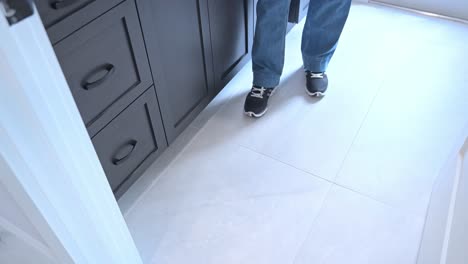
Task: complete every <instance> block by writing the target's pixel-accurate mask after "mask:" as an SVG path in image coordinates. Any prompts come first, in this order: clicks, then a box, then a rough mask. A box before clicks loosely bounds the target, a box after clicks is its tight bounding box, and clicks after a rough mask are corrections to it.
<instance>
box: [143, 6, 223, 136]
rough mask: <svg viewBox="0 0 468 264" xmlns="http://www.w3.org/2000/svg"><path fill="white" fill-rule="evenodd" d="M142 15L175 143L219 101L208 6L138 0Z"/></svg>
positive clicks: (163, 108)
mask: <svg viewBox="0 0 468 264" xmlns="http://www.w3.org/2000/svg"><path fill="white" fill-rule="evenodd" d="M137 4H138V10H139V12H140V19H141V22H142V27H143V33H144V36H145V41H146V46H147V49H148V58H149V60H150V64H151V69H152V72H153V78H154V80H155V87H156V91H157V94H158V98H159V103H160V107H161V113H162V117H163V122H164V127H165V131H166V137H167V139H168V142H169V143H171V142H172V141H173V140H174V139H175V138H176V137H177V135H179V134H180V133H181V132H182V131H183V130H184V129H185V128H186V127H187V126H188V125H189V124H190V122H191V121H192V120H193V119H194V118H195V117H196V115H197V114H198V113H199V112H200V111H201V110H203V108H204V107H205V106H206V105H207V104H208V102H209V101H210V100H211V98H212V97H213V96H214V89H213V70H212V55H211V54H212V53H211V52H212V51H211V41H210V31H209V22H208V21H209V20H208V9H207V3H206V0H191V1H187V0H171V1H167V0H138V1H137Z"/></svg>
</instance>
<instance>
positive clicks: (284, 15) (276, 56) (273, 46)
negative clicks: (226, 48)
mask: <svg viewBox="0 0 468 264" xmlns="http://www.w3.org/2000/svg"><path fill="white" fill-rule="evenodd" d="M290 3H291V0H259V1H258V3H257V24H256V29H255V37H254V43H253V48H252V68H253V73H254V80H253V84H254V85H256V86H262V87H268V88H272V87H275V86H277V85H278V84H279V81H280V77H281V74H282V72H283V65H284V47H285V38H286V29H287V26H288V14H289V5H290Z"/></svg>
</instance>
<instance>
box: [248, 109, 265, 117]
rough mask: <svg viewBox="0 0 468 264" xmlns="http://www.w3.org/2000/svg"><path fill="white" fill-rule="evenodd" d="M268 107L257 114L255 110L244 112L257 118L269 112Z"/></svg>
mask: <svg viewBox="0 0 468 264" xmlns="http://www.w3.org/2000/svg"><path fill="white" fill-rule="evenodd" d="M267 110H268V108H266V109H265V110H264V111H263V112H261V113H259V114H256V113H254V112H250V111H249V112H244V114H246V115H247V116H250V117H256V118H259V117H262V116H263V115H264V114H265V113H266V112H267Z"/></svg>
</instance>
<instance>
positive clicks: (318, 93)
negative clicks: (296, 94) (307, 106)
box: [305, 87, 325, 97]
mask: <svg viewBox="0 0 468 264" xmlns="http://www.w3.org/2000/svg"><path fill="white" fill-rule="evenodd" d="M305 90H306V92H307V94H308V95H309V96H312V97H324V96H325V92H315V93H311V92H309V90H307V87H306V88H305Z"/></svg>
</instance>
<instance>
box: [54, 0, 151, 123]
mask: <svg viewBox="0 0 468 264" xmlns="http://www.w3.org/2000/svg"><path fill="white" fill-rule="evenodd" d="M54 49H55V52H56V54H57V57H58V59H59V61H60V65H61V67H62V70H63V72H64V74H65V77H66V79H67V81H68V85H69V86H70V89H71V92H72V93H73V97H74V98H75V101H76V104H77V105H78V108H79V110H80V113H81V116H82V118H83V121H84V122H85V124H86V126H88V127H89V126H90V125H91V124H92V123H93V122H94V121H95V120H97V119H98V118H99V117H100V116H101V115H102V114H103V113H104V112H105V111H106V110H107V109H108V108H109V107H110V106H111V105H112V104H114V103H116V102H117V100H118V99H119V98H121V97H122V96H123V95H125V94H127V93H130V94H132V95H133V99H132V100H134V99H135V98H136V97H137V96H138V95H140V94H141V93H142V92H143V91H144V90H145V89H147V88H148V87H149V86H151V84H152V78H151V74H150V70H149V64H148V58H147V57H146V51H145V45H144V42H143V37H142V33H141V31H140V24H139V21H138V17H137V13H136V9H135V4H134V2H133V1H131V0H130V1H126V2H124V3H122V4H120V5H119V6H117V7H116V8H114V9H112V10H111V11H109V12H108V13H106V14H104V15H103V16H101V17H99V18H98V19H96V20H94V21H93V22H92V23H90V24H88V25H87V26H85V27H83V28H81V29H80V30H78V31H77V32H75V33H74V34H72V35H70V36H69V37H67V38H65V39H64V40H62V41H60V42H59V43H57V44H56V45H55V46H54ZM123 107H125V105H122V108H123ZM122 108H121V109H119V111H121V110H122ZM107 121H108V120H107Z"/></svg>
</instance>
